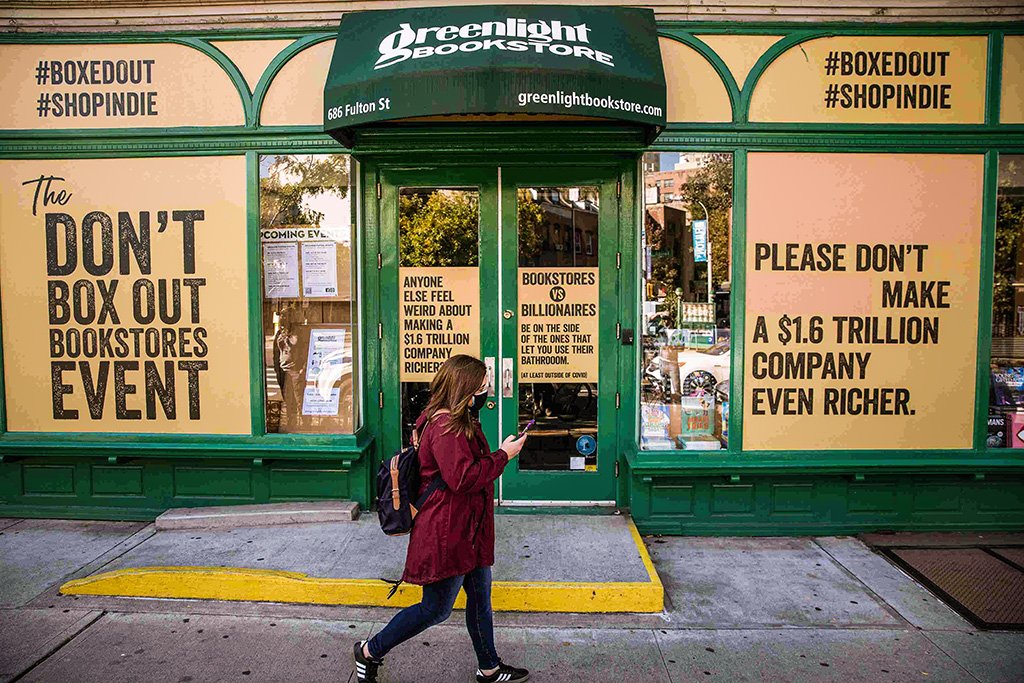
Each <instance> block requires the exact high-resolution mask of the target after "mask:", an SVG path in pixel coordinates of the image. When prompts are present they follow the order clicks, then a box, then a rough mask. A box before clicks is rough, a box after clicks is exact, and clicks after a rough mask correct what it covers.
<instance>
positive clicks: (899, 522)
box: [631, 474, 1024, 535]
mask: <svg viewBox="0 0 1024 683" xmlns="http://www.w3.org/2000/svg"><path fill="white" fill-rule="evenodd" d="M645 479H648V478H647V477H644V478H639V477H633V478H632V483H631V488H632V500H633V502H634V505H633V507H632V509H631V512H632V514H633V518H634V520H635V521H636V524H637V527H638V528H639V529H640V531H641V532H642V533H667V534H693V535H730V534H736V535H806V534H853V533H859V532H867V531H880V530H901V531H903V530H921V531H929V530H983V529H1003V530H1014V529H1020V528H1021V527H1022V526H1024V477H1010V476H1007V477H997V478H993V479H991V480H989V479H986V480H981V481H976V480H974V479H968V478H965V477H963V476H959V475H933V476H929V475H922V474H918V475H913V476H903V477H895V476H894V477H889V478H887V479H886V480H884V481H882V480H880V481H871V480H870V479H868V480H867V481H863V482H850V481H849V478H848V477H843V476H823V475H815V474H808V475H806V476H800V475H793V474H788V475H785V476H782V475H779V476H763V477H749V478H748V477H746V476H744V478H743V483H742V484H726V483H724V482H722V481H721V479H720V478H718V477H707V476H697V477H686V476H680V475H679V474H673V475H671V476H664V477H660V476H651V477H649V479H650V480H649V481H645ZM755 491H756V497H755V494H754V493H753V492H755ZM769 496H770V497H771V500H770V501H766V500H765V499H766V498H767V497H769ZM688 501H692V505H688Z"/></svg>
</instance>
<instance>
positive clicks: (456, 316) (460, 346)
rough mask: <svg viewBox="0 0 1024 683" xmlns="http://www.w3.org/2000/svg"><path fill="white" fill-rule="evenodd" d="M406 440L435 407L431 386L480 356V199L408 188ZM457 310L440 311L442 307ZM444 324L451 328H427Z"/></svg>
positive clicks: (402, 222)
mask: <svg viewBox="0 0 1024 683" xmlns="http://www.w3.org/2000/svg"><path fill="white" fill-rule="evenodd" d="M398 250H399V274H398V277H399V294H400V297H399V302H398V305H399V310H398V312H397V313H398V317H399V323H400V328H401V332H400V333H401V334H402V338H401V340H400V344H399V347H400V348H399V355H400V359H399V362H400V363H401V367H400V371H399V376H400V379H401V391H402V439H403V443H408V442H409V439H410V437H411V436H412V428H413V426H414V425H415V423H416V418H418V417H419V415H420V413H422V412H423V409H424V408H426V406H427V402H428V401H429V400H430V380H431V379H432V378H433V376H434V374H435V373H436V372H437V369H438V368H439V367H440V365H441V363H443V362H444V360H446V359H447V358H448V357H449V356H451V355H455V354H458V353H468V354H469V355H473V356H479V355H480V309H479V303H480V294H479V291H480V280H479V272H478V270H477V266H478V265H479V263H480V256H479V253H480V193H479V191H478V190H476V189H460V188H424V187H403V188H401V189H400V190H399V193H398ZM438 301H441V302H447V303H445V304H442V305H444V306H447V307H449V308H450V311H448V312H445V311H441V310H435V306H436V304H435V303H434V302H438ZM442 321H443V322H444V323H445V325H444V326H443V327H434V326H432V325H426V326H424V325H423V324H421V323H434V322H442Z"/></svg>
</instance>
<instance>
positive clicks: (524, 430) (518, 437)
mask: <svg viewBox="0 0 1024 683" xmlns="http://www.w3.org/2000/svg"><path fill="white" fill-rule="evenodd" d="M536 423H537V421H536V420H530V421H529V422H527V423H526V426H525V427H523V431H521V432H519V434H518V435H517V436H516V439H517V440H518V439H521V438H523V437H524V436H526V432H528V431H530V429H531V428H532V427H533V425H535V424H536Z"/></svg>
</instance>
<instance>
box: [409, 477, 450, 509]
mask: <svg viewBox="0 0 1024 683" xmlns="http://www.w3.org/2000/svg"><path fill="white" fill-rule="evenodd" d="M446 488H448V485H447V484H445V483H444V479H442V478H441V475H440V474H438V475H435V476H434V478H433V479H431V480H430V483H429V484H427V488H425V489H423V494H422V495H421V496H420V497H419V498H417V499H416V503H415V504H414V505H410V508H411V511H412V516H413V519H415V518H416V513H418V512H419V511H420V510H421V509H422V508H423V506H424V505H426V504H427V499H429V498H430V494H432V493H433V492H434V491H438V490H444V489H446Z"/></svg>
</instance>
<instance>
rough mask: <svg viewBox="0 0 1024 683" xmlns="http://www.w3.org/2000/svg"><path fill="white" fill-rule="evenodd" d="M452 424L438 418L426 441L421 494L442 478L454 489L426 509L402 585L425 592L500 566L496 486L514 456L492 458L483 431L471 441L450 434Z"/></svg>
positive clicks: (413, 535) (415, 527)
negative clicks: (438, 583)
mask: <svg viewBox="0 0 1024 683" xmlns="http://www.w3.org/2000/svg"><path fill="white" fill-rule="evenodd" d="M447 424H448V416H447V415H446V414H443V415H438V416H437V417H436V418H435V419H434V420H432V421H431V422H430V424H429V425H427V428H426V429H424V430H423V435H422V437H421V439H420V447H419V459H420V473H421V483H420V492H422V490H423V489H425V488H426V487H427V485H428V484H429V483H430V481H431V480H432V479H433V478H434V476H435V475H436V474H437V473H438V472H440V473H441V478H442V479H443V480H444V483H445V484H447V486H448V488H446V489H442V490H440V491H435V492H434V493H433V494H432V495H431V496H430V498H429V499H428V500H427V502H426V503H424V505H423V509H422V510H420V511H419V514H417V515H416V521H415V523H414V524H413V525H412V533H411V534H410V535H409V550H408V553H407V554H406V556H405V573H404V574H403V575H402V580H403V581H406V582H408V583H414V584H417V585H420V586H422V585H424V584H428V583H434V582H435V581H440V580H442V579H447V578H449V577H452V576H458V575H461V574H467V573H469V572H470V571H472V570H474V569H476V568H477V567H490V566H491V565H493V564H494V480H495V479H497V478H498V477H499V476H501V472H502V470H504V469H505V465H506V464H507V463H508V455H507V454H506V453H505V451H502V450H499V451H497V452H495V453H491V449H490V448H489V447H488V446H487V439H486V438H485V437H484V434H483V432H482V431H481V430H480V427H479V426H477V429H476V435H475V436H474V438H467V437H466V436H464V435H462V434H459V433H456V432H449V433H447V434H445V433H444V431H445V428H446V426H447ZM417 425H418V426H420V425H422V420H421V421H419V422H418V423H417Z"/></svg>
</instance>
